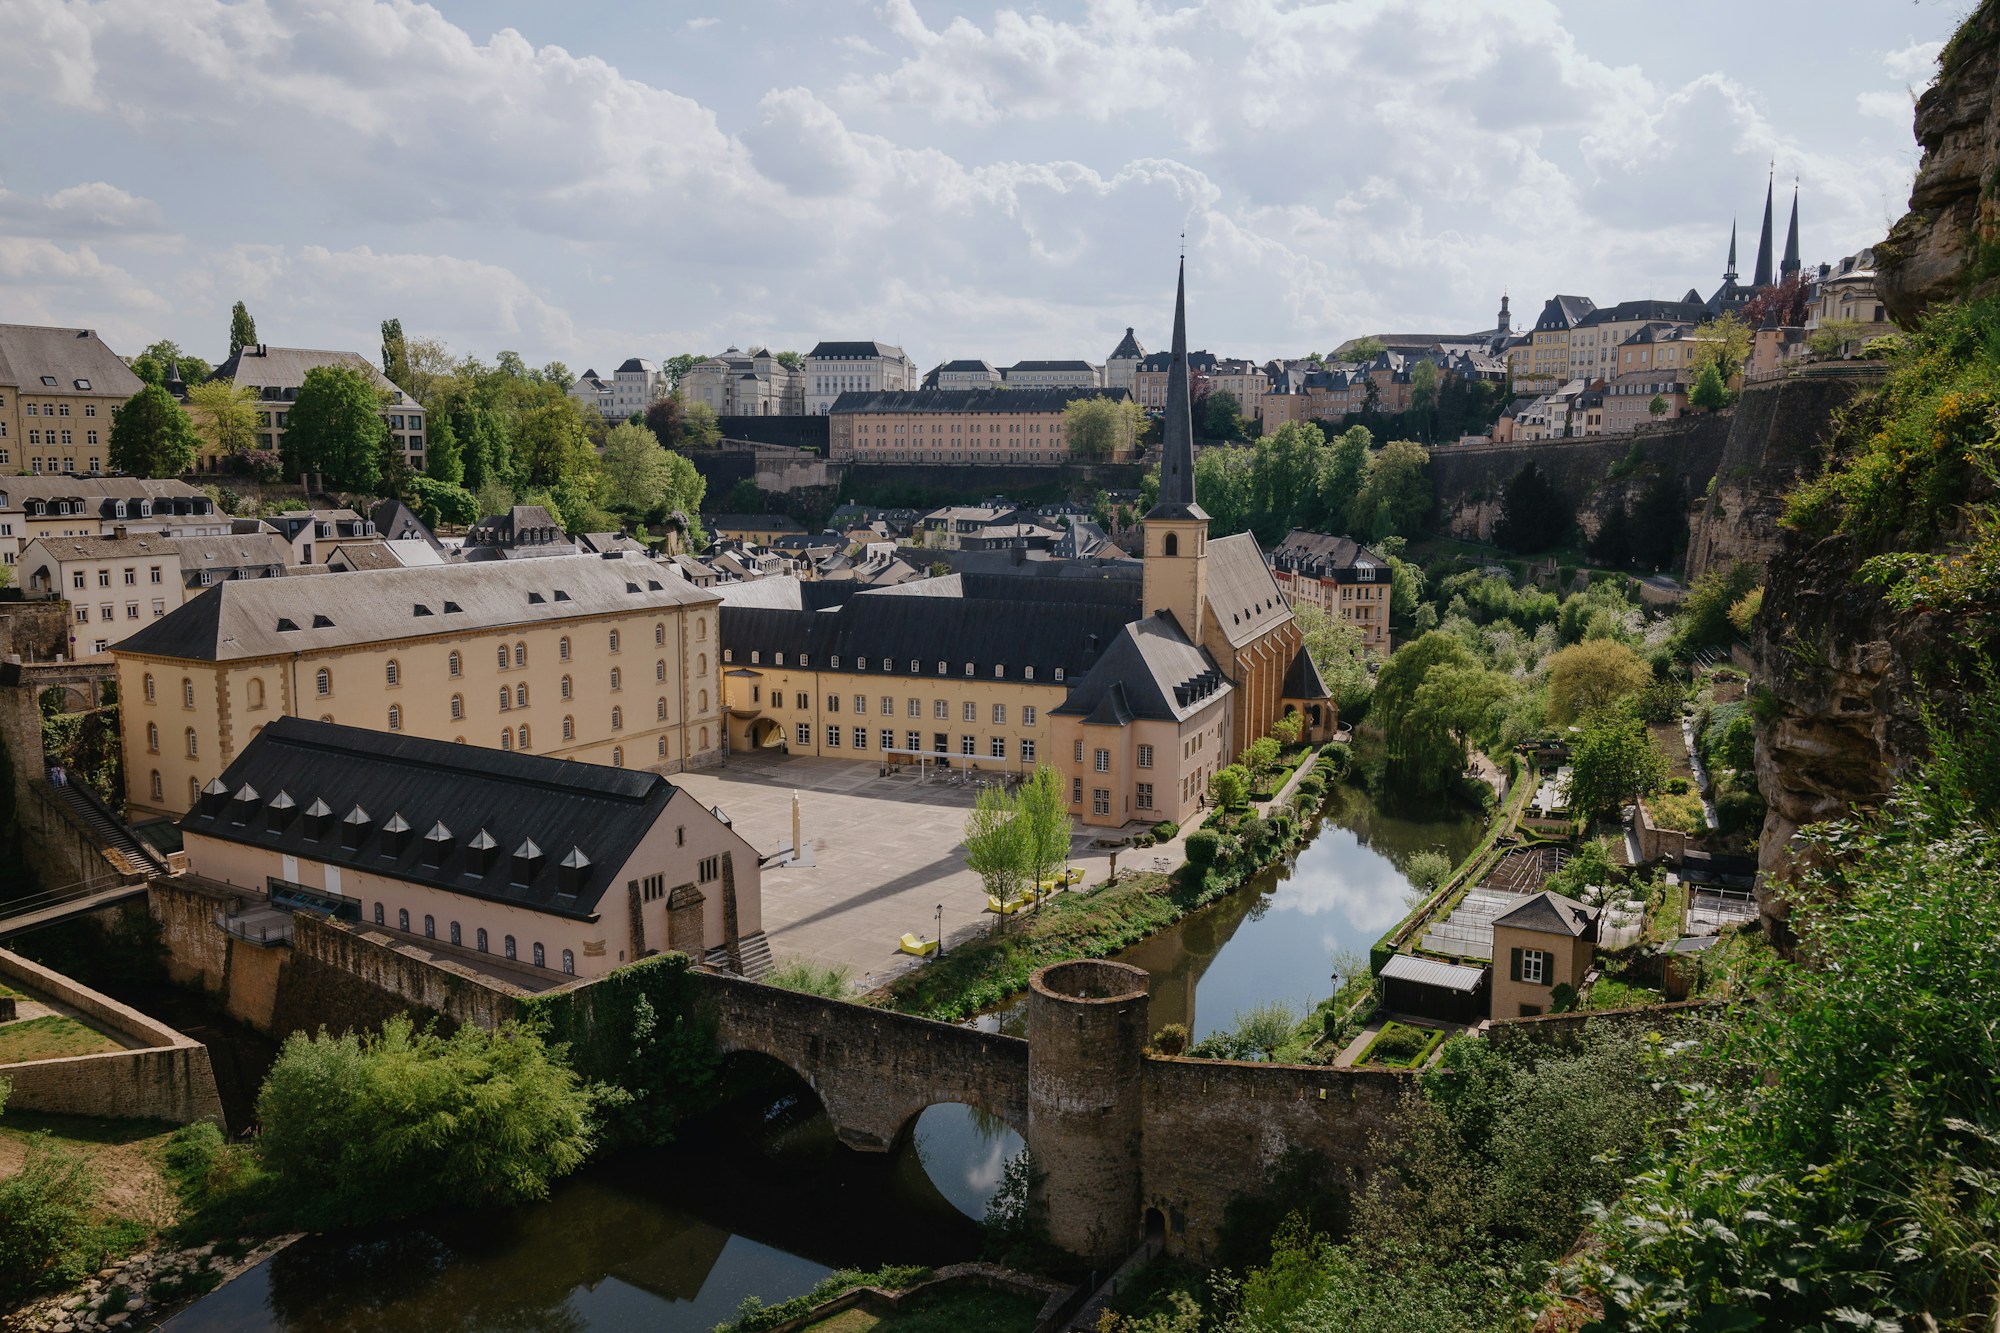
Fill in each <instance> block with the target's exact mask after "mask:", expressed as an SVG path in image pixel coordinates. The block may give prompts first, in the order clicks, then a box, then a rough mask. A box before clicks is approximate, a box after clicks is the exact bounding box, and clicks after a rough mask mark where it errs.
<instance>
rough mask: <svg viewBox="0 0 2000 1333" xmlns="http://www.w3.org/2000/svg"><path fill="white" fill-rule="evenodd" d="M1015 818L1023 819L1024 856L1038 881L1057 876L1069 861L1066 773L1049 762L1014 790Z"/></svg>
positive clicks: (1029, 869)
mask: <svg viewBox="0 0 2000 1333" xmlns="http://www.w3.org/2000/svg"><path fill="white" fill-rule="evenodd" d="M1014 802H1015V804H1014V809H1015V818H1017V819H1019V820H1020V821H1021V824H1022V827H1021V841H1022V845H1023V848H1024V851H1023V853H1022V855H1023V856H1024V857H1025V858H1026V860H1025V862H1024V864H1025V865H1026V868H1027V871H1028V877H1029V878H1030V879H1031V880H1032V881H1033V882H1034V883H1037V884H1039V883H1041V882H1042V881H1043V880H1045V879H1048V878H1050V877H1051V876H1053V875H1054V874H1055V873H1056V871H1057V870H1058V869H1060V868H1061V867H1062V865H1063V863H1064V862H1065V861H1067V860H1069V840H1070V820H1069V793H1068V792H1066V791H1065V790H1064V784H1063V775H1062V774H1061V773H1060V772H1058V771H1057V770H1056V769H1054V768H1052V767H1050V766H1049V765H1047V764H1044V765H1042V766H1041V767H1040V768H1038V769H1036V770H1035V772H1034V775H1033V776H1032V777H1030V778H1029V779H1028V780H1027V781H1026V782H1024V783H1022V784H1021V785H1020V787H1019V788H1017V789H1016V791H1015V793H1014Z"/></svg>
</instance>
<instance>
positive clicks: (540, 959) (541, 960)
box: [535, 940, 549, 967]
mask: <svg viewBox="0 0 2000 1333" xmlns="http://www.w3.org/2000/svg"><path fill="white" fill-rule="evenodd" d="M548 965H549V956H548V954H546V953H544V952H543V951H542V942H541V941H540V940H536V941H535V966H536V967H547V966H548Z"/></svg>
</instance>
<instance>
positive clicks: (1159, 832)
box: [1153, 819, 1181, 842]
mask: <svg viewBox="0 0 2000 1333" xmlns="http://www.w3.org/2000/svg"><path fill="white" fill-rule="evenodd" d="M1180 835H1181V826H1180V825H1179V824H1176V823H1175V822H1174V821H1173V820H1171V819H1162V820H1161V821H1160V822H1159V823H1157V824H1155V825H1153V836H1154V837H1155V838H1156V839H1158V840H1159V841H1161V842H1172V841H1173V840H1174V839H1175V838H1178V837H1179V836H1180Z"/></svg>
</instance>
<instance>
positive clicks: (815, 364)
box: [805, 342, 923, 417]
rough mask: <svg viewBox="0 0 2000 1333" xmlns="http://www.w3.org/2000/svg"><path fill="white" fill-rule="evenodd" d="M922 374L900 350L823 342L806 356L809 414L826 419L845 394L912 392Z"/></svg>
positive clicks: (873, 344) (881, 345) (876, 344)
mask: <svg viewBox="0 0 2000 1333" xmlns="http://www.w3.org/2000/svg"><path fill="white" fill-rule="evenodd" d="M922 379H923V375H922V372H921V371H919V370H918V369H917V363H916V362H914V361H912V360H910V358H909V356H908V355H907V354H905V353H904V351H903V349H902V348H900V347H895V346H891V345H890V344H888V343H879V342H822V343H820V344H818V345H817V346H815V347H814V348H813V349H812V351H810V352H808V353H807V354H806V368H805V401H806V411H807V412H808V413H809V414H811V415H813V416H820V417H823V416H826V415H827V414H828V413H830V412H832V411H833V405H834V403H835V402H836V401H837V400H838V399H839V398H840V396H841V395H842V394H844V393H909V392H911V391H913V390H915V389H917V388H919V387H921V381H922Z"/></svg>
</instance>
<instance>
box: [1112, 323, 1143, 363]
mask: <svg viewBox="0 0 2000 1333" xmlns="http://www.w3.org/2000/svg"><path fill="white" fill-rule="evenodd" d="M1145 355H1146V349H1145V348H1143V347H1141V346H1139V340H1138V339H1137V338H1135V337H1133V336H1132V327H1131V326H1130V325H1129V324H1128V325H1126V327H1125V336H1124V337H1123V338H1120V339H1119V340H1118V345H1117V346H1116V347H1114V348H1112V349H1111V355H1110V356H1109V357H1108V358H1106V359H1107V360H1111V361H1129V360H1132V359H1135V358H1138V357H1143V356H1145Z"/></svg>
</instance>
